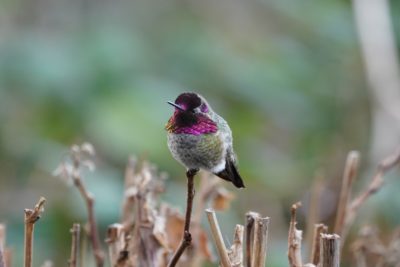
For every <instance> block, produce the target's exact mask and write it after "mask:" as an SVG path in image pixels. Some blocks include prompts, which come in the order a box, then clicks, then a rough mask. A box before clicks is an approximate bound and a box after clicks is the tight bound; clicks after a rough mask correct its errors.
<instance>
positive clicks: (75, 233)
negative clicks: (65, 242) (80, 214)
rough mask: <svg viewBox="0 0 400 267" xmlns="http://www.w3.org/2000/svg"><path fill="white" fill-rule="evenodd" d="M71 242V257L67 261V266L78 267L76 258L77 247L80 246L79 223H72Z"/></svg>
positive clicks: (77, 254) (77, 256)
mask: <svg viewBox="0 0 400 267" xmlns="http://www.w3.org/2000/svg"><path fill="white" fill-rule="evenodd" d="M70 232H71V236H72V241H71V257H70V259H69V260H68V264H69V266H70V267H76V266H78V258H79V247H80V246H79V245H80V234H81V226H80V224H79V223H74V224H73V225H72V228H71V229H70Z"/></svg>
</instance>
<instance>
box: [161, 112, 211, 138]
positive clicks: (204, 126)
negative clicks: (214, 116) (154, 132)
mask: <svg viewBox="0 0 400 267" xmlns="http://www.w3.org/2000/svg"><path fill="white" fill-rule="evenodd" d="M165 128H166V130H167V131H168V132H170V133H175V134H191V135H201V134H209V133H216V132H217V131H218V126H217V124H216V123H215V122H214V121H212V120H211V119H209V118H207V117H205V116H199V117H198V121H197V123H196V124H193V125H191V126H181V127H179V126H177V125H176V124H175V123H174V121H173V117H171V119H170V120H169V121H168V123H167V125H166V127H165Z"/></svg>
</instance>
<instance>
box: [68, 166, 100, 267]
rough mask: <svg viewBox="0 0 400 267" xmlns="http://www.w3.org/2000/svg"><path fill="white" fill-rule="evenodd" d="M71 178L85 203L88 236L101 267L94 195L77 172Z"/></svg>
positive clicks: (98, 266) (97, 264)
mask: <svg viewBox="0 0 400 267" xmlns="http://www.w3.org/2000/svg"><path fill="white" fill-rule="evenodd" d="M73 179H74V180H73V181H74V185H75V186H76V187H77V188H78V190H79V192H80V194H81V196H82V197H83V199H84V200H85V203H86V208H87V211H88V220H89V238H90V241H91V244H92V248H93V254H94V258H95V260H96V266H97V267H102V266H103V264H104V252H103V251H102V249H101V245H100V239H99V235H98V232H97V222H96V217H95V215H94V196H93V194H92V193H90V192H89V191H87V189H86V187H85V186H84V184H83V182H82V179H81V177H80V175H79V174H76V175H74V177H73Z"/></svg>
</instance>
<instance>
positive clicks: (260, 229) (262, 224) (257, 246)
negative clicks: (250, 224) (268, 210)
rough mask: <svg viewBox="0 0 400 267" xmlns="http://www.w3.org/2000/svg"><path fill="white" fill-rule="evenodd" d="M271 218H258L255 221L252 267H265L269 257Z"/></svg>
mask: <svg viewBox="0 0 400 267" xmlns="http://www.w3.org/2000/svg"><path fill="white" fill-rule="evenodd" d="M268 226H269V217H265V218H261V216H257V217H256V218H255V221H254V240H253V251H252V264H251V266H252V267H264V266H265V259H266V257H267V241H268V240H267V239H268Z"/></svg>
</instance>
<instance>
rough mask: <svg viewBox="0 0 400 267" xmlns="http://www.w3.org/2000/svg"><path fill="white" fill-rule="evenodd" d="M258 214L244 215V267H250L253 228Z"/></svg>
mask: <svg viewBox="0 0 400 267" xmlns="http://www.w3.org/2000/svg"><path fill="white" fill-rule="evenodd" d="M259 217H260V214H258V213H257V212H253V211H249V212H247V213H246V236H245V238H246V244H245V245H246V262H245V263H246V267H252V266H251V264H252V251H253V243H254V242H253V240H254V226H255V221H256V219H257V218H259Z"/></svg>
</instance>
